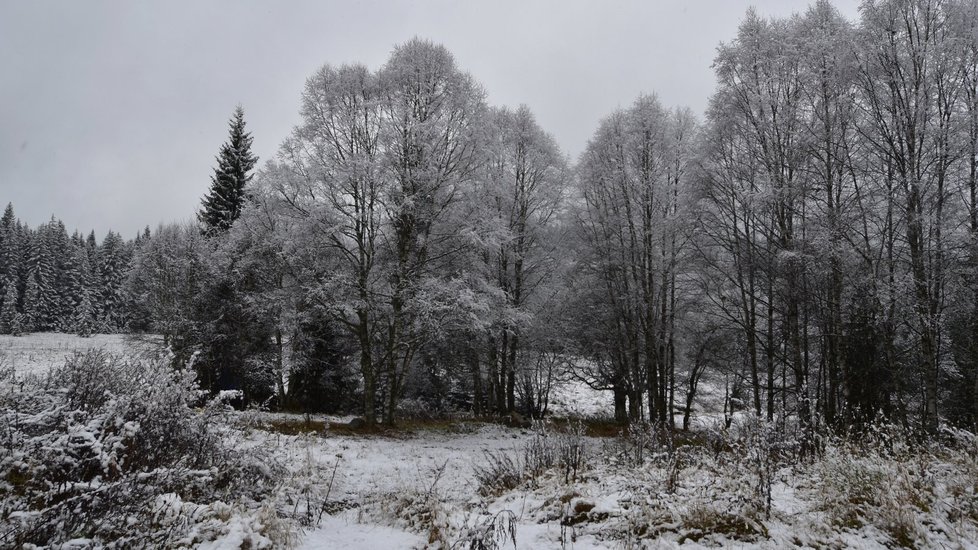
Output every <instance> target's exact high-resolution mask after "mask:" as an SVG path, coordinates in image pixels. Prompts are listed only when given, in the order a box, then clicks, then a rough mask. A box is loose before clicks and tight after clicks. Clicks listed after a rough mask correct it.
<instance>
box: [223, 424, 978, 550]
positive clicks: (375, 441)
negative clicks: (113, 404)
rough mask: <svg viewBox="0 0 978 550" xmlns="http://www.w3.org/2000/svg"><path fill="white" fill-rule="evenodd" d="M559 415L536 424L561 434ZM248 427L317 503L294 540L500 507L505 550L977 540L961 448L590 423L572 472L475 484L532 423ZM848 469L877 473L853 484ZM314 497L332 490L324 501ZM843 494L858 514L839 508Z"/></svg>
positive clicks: (459, 543) (411, 541)
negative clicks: (776, 457)
mask: <svg viewBox="0 0 978 550" xmlns="http://www.w3.org/2000/svg"><path fill="white" fill-rule="evenodd" d="M244 416H245V417H246V416H247V413H246V414H245V415H244ZM738 416H740V415H738ZM320 420H326V421H328V420H329V419H322V418H320ZM246 423H247V422H246ZM736 424H737V423H735V427H734V430H735V431H736V430H737V429H738V428H737V426H736ZM553 429H554V428H553V427H551V428H550V430H551V431H549V432H547V433H548V434H549V435H547V436H546V437H556V435H555V432H554V431H552V430H553ZM245 433H247V436H246V437H245V439H244V440H243V441H242V442H241V445H242V446H244V447H251V448H252V449H253V451H254V452H256V453H258V452H264V453H268V456H270V457H275V460H277V461H281V462H283V463H285V464H287V465H288V469H289V470H290V472H291V475H293V476H294V478H293V481H292V483H294V484H295V485H296V486H298V487H304V488H305V489H303V490H304V491H308V495H314V496H313V497H312V498H311V499H310V498H308V496H307V497H305V500H303V498H304V497H302V496H296V498H295V503H296V506H297V509H301V507H302V506H306V505H307V504H308V503H309V502H310V501H311V503H312V504H311V507H312V508H313V509H314V510H313V513H312V515H314V516H317V518H316V520H315V521H312V522H311V524H310V525H308V526H307V527H306V528H305V529H304V531H303V533H302V535H301V537H300V538H299V540H298V541H297V546H298V548H300V549H303V550H313V549H330V548H337V549H353V548H391V549H394V548H446V547H456V548H460V547H461V548H469V547H470V546H469V542H467V540H468V539H466V537H467V536H471V535H472V533H474V532H478V530H479V529H487V526H490V525H491V527H488V528H489V529H498V528H499V524H501V523H502V522H500V523H498V524H491V522H492V520H493V519H494V518H497V519H498V518H503V519H505V518H510V517H511V518H512V519H513V522H514V525H513V527H514V529H513V531H512V533H510V532H508V531H505V530H503V531H501V532H500V534H499V535H498V536H497V542H500V543H501V544H500V546H499V548H515V549H517V550H531V549H548V548H554V549H556V548H578V549H592V548H594V549H597V548H602V549H611V548H674V547H679V546H682V547H683V548H716V547H736V548H770V549H774V548H786V547H799V546H800V547H814V548H880V549H883V548H892V547H893V545H894V544H895V543H896V542H900V539H899V537H901V536H904V535H905V536H906V537H907V538H906V541H910V542H909V543H908V544H910V545H911V546H913V547H923V548H930V547H932V548H942V547H953V548H964V549H972V548H978V542H976V541H978V539H976V537H978V530H976V524H975V521H976V519H978V515H974V516H967V515H961V513H959V512H956V511H955V510H957V509H960V508H964V509H968V510H972V512H970V513H972V514H975V513H976V512H975V511H976V510H978V493H976V489H978V481H971V482H969V481H968V479H963V478H962V476H965V477H967V475H969V474H967V472H969V471H974V470H971V468H974V467H975V466H974V463H973V461H972V462H971V463H969V464H970V465H967V467H966V469H960V468H963V466H962V464H960V463H956V462H955V461H956V460H959V459H960V458H961V457H960V456H959V457H958V458H957V459H944V458H941V459H937V458H936V457H935V456H926V457H925V456H921V457H920V458H919V459H918V458H915V457H914V455H913V454H912V453H908V454H904V455H900V456H893V457H878V456H876V455H875V454H874V453H875V452H874V451H871V450H870V451H867V453H866V454H865V455H857V457H856V458H850V456H849V455H848V454H847V453H848V451H849V449H843V448H836V447H830V448H829V450H828V452H827V455H826V456H825V457H824V458H822V459H820V460H816V461H814V462H805V463H798V464H782V465H771V466H767V464H769V463H768V462H766V458H765V456H764V454H763V453H766V452H768V450H753V451H752V450H750V449H749V445H748V444H749V443H750V442H749V441H746V440H740V441H741V443H738V442H737V441H736V440H732V441H733V443H732V444H733V449H730V448H728V447H729V445H730V444H731V442H730V441H727V442H722V443H716V444H715V445H714V443H711V442H710V440H709V438H708V437H706V435H705V434H701V436H702V437H701V438H700V439H699V440H697V441H696V442H695V443H693V444H691V445H687V446H685V447H679V448H677V449H676V450H674V451H664V450H660V451H657V452H654V451H651V450H650V449H649V448H646V449H645V450H644V451H643V453H642V454H643V456H637V453H638V451H637V448H636V445H638V444H641V443H643V442H644V443H646V444H647V443H648V440H642V438H641V437H637V436H636V437H633V438H631V439H629V440H626V439H622V438H589V437H585V438H582V439H581V442H582V444H583V445H584V448H585V449H586V463H587V466H586V468H584V469H583V470H582V472H581V473H580V475H579V476H578V477H577V478H576V479H566V478H565V477H564V476H563V475H562V474H561V472H560V471H559V469H557V470H554V471H549V472H546V473H544V474H543V475H541V476H539V477H536V478H535V479H527V480H524V481H523V482H521V483H519V484H518V485H517V486H516V487H514V488H512V489H508V490H504V491H502V492H501V493H495V494H491V495H488V496H484V495H480V494H479V482H478V480H477V476H476V469H477V468H479V467H485V466H487V465H488V464H489V461H490V457H489V456H488V455H487V452H491V453H497V456H498V454H499V453H503V454H506V455H508V456H510V457H512V458H513V459H514V460H515V461H516V462H517V463H518V462H520V460H522V459H521V457H523V456H525V455H524V454H523V453H524V450H525V449H526V447H527V446H528V444H529V443H530V442H531V440H533V439H534V437H538V436H536V435H535V432H534V431H532V430H518V429H513V428H507V427H504V426H499V425H490V424H457V425H451V426H448V427H444V426H442V427H439V428H437V429H418V430H414V431H410V432H395V433H393V434H388V435H351V434H349V433H338V432H336V431H335V430H334V431H330V430H328V429H327V430H325V431H322V432H320V433H313V434H306V435H300V436H286V435H281V434H278V433H274V432H269V431H265V430H261V429H251V430H246V432H245ZM731 437H733V436H731ZM746 437H749V435H748V436H746ZM741 445H743V446H742V447H741ZM653 446H654V445H653ZM853 460H854V461H855V462H852V461H853ZM945 460H947V462H945ZM928 461H932V462H928ZM955 468H959V469H960V470H959V471H956V470H955ZM915 469H919V470H920V472H917V471H914V470H915ZM840 476H841V477H840ZM849 476H852V477H853V478H854V479H861V480H863V482H864V483H870V481H871V482H872V483H873V484H878V485H872V484H870V485H868V486H867V487H863V486H859V485H855V488H852V487H850V486H849V481H850V480H849ZM969 479H970V478H969ZM299 480H302V481H299ZM866 480H870V481H866ZM765 483H769V484H770V510H765V509H764V507H765V500H766V498H767V497H766V496H765V492H764V491H763V489H762V488H763V486H764V484H765ZM969 483H972V484H973V485H969ZM927 484H930V485H931V486H927ZM894 487H896V488H894ZM860 491H864V492H860ZM962 491H964V492H963V493H962ZM968 491H970V493H969V492H968ZM866 492H868V493H866ZM304 494H305V493H304ZM877 494H878V495H877ZM907 495H916V496H915V497H914V498H919V499H920V502H919V503H918V502H914V503H913V504H908V503H907V502H904V500H910V501H912V500H913V499H909V498H908V497H907ZM876 498H879V501H878V502H875V501H873V499H876ZM866 499H870V502H865V500H866ZM289 502H291V500H290V501H289ZM319 503H328V506H325V509H326V511H325V512H324V513H322V514H321V515H320V514H319V513H318V512H316V511H315V510H317V509H322V508H324V507H323V506H322V504H319ZM969 503H970V504H969ZM848 506H854V507H855V509H856V510H857V512H855V514H856V515H855V516H852V517H850V516H849V515H847V514H849V512H842V511H840V510H847V507H848ZM969 506H970V508H969ZM863 508H865V510H864V509H863ZM300 515H301V514H300ZM969 517H971V519H968V518H969ZM949 518H951V519H949ZM955 518H957V519H955ZM511 536H512V537H515V541H516V542H515V545H514V544H513V542H512V539H511V538H510V537H511Z"/></svg>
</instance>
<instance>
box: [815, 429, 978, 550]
mask: <svg viewBox="0 0 978 550" xmlns="http://www.w3.org/2000/svg"><path fill="white" fill-rule="evenodd" d="M948 435H950V436H951V437H950V438H948V440H946V441H938V440H936V439H930V440H918V439H916V438H915V437H913V435H912V434H908V433H907V432H906V431H904V430H903V429H901V428H899V427H895V426H886V425H880V426H871V427H870V429H869V430H868V431H867V432H866V433H864V434H862V435H861V436H860V437H858V438H850V439H846V440H840V441H834V442H832V443H831V444H830V445H828V447H827V449H826V454H825V458H824V460H823V461H822V462H820V463H819V464H818V465H817V468H816V471H817V474H818V477H819V487H820V491H819V493H820V497H821V503H820V508H821V509H822V510H823V511H824V512H825V513H826V514H827V516H828V519H829V521H830V522H831V524H832V525H833V526H835V527H837V528H843V529H853V530H857V529H862V528H864V527H870V528H875V529H878V530H879V531H880V532H882V533H883V534H884V535H885V537H886V538H887V540H885V541H884V544H886V545H887V546H900V547H906V548H920V547H939V546H945V547H950V546H956V545H957V544H960V543H961V542H962V541H971V540H974V537H975V536H976V535H978V458H976V456H978V455H976V452H978V444H976V440H975V436H974V435H972V434H969V433H967V432H963V431H955V432H953V433H949V434H948Z"/></svg>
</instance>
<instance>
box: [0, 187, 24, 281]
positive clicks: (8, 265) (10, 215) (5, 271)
mask: <svg viewBox="0 0 978 550" xmlns="http://www.w3.org/2000/svg"><path fill="white" fill-rule="evenodd" d="M17 237H18V232H17V219H16V218H15V217H14V206H13V204H10V203H8V204H7V208H6V210H4V212H3V217H2V218H0V281H3V284H4V285H6V284H9V283H14V284H16V282H17V271H18V270H19V267H20V266H19V265H18V258H17V252H18V248H19V243H18V239H17ZM0 289H2V290H3V291H4V292H6V289H5V288H3V287H0Z"/></svg>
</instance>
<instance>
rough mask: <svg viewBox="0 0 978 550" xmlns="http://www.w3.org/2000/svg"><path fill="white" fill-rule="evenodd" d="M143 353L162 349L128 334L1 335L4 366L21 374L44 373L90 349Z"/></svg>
mask: <svg viewBox="0 0 978 550" xmlns="http://www.w3.org/2000/svg"><path fill="white" fill-rule="evenodd" d="M96 348H100V349H104V350H105V351H108V352H112V353H121V354H128V355H139V354H141V353H144V352H152V351H153V350H155V349H158V348H159V342H158V340H157V339H156V338H155V337H153V336H150V337H138V338H137V337H133V336H129V335H124V334H94V335H92V336H90V337H88V338H83V337H81V336H76V335H74V334H62V333H57V332H37V333H33V334H24V335H22V336H10V335H0V366H3V367H6V368H13V370H14V372H15V373H16V374H18V375H24V374H29V373H33V374H43V373H45V372H47V371H48V370H50V369H51V368H52V367H54V366H59V365H62V364H64V362H65V358H66V357H68V356H70V355H72V354H74V353H76V352H83V351H86V350H89V349H96Z"/></svg>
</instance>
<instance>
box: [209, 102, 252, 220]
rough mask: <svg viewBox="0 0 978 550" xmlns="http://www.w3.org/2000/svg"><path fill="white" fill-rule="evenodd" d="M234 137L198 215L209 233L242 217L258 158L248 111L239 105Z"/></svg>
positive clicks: (220, 158)
mask: <svg viewBox="0 0 978 550" xmlns="http://www.w3.org/2000/svg"><path fill="white" fill-rule="evenodd" d="M229 126H230V136H229V138H228V141H227V142H226V143H225V144H224V145H223V146H222V147H221V152H220V154H219V155H218V156H217V167H216V168H214V175H213V176H211V188H210V191H209V192H208V194H207V196H205V197H204V200H203V201H202V203H203V205H202V207H201V210H200V212H199V213H198V214H197V218H198V219H199V220H200V221H201V223H203V224H204V231H205V232H207V233H214V232H222V231H227V229H228V228H230V227H231V224H233V223H234V220H236V219H238V216H239V215H240V214H241V209H242V208H243V207H244V202H245V186H246V185H247V184H248V182H249V181H250V180H251V174H250V172H251V170H252V168H254V167H255V163H257V162H258V157H256V156H255V155H252V154H251V141H252V137H251V134H250V133H248V132H245V121H244V110H243V109H242V108H241V106H240V105H239V106H238V107H237V108H236V109H235V110H234V115H233V116H232V117H231V121H230V123H229Z"/></svg>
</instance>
